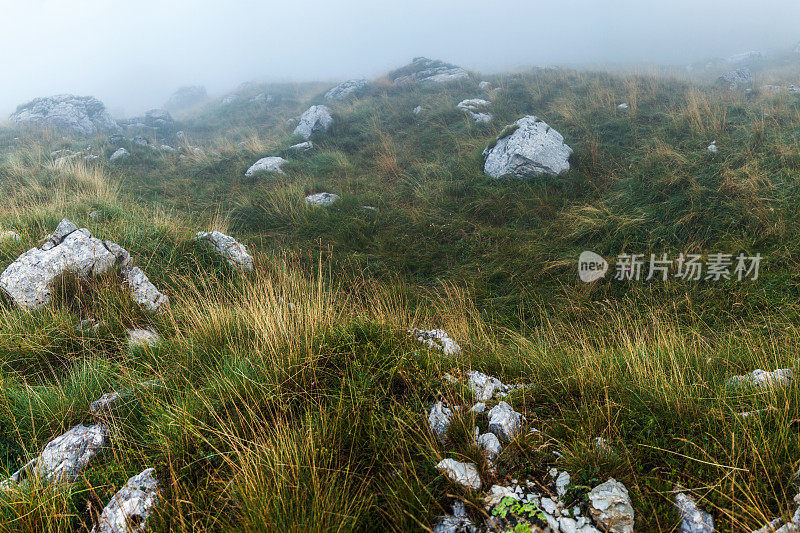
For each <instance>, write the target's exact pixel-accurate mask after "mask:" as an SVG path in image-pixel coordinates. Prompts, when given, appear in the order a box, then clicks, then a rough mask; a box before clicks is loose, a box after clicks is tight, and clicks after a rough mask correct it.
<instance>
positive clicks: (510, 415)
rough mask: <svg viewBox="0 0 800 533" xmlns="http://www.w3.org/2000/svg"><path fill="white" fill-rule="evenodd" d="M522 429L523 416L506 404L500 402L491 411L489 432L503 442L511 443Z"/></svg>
mask: <svg viewBox="0 0 800 533" xmlns="http://www.w3.org/2000/svg"><path fill="white" fill-rule="evenodd" d="M521 428H522V415H521V414H520V413H518V412H516V411H515V410H514V409H513V408H512V407H511V406H510V405H508V404H507V403H506V402H500V403H498V404H497V405H495V406H494V407H492V408H491V409H490V410H489V431H491V432H492V433H494V434H495V435H497V437H498V438H499V439H500V440H502V441H506V442H508V441H510V440H512V439H513V438H514V437H516V436H517V434H518V433H519V431H520V429H521Z"/></svg>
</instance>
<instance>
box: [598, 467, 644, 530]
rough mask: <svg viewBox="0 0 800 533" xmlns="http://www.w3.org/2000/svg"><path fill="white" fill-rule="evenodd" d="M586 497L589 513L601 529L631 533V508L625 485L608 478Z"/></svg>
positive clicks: (632, 517) (632, 514) (632, 515)
mask: <svg viewBox="0 0 800 533" xmlns="http://www.w3.org/2000/svg"><path fill="white" fill-rule="evenodd" d="M588 496H589V512H590V513H591V515H592V518H594V520H595V522H597V524H598V525H599V526H600V527H601V528H603V529H605V530H606V531H609V532H611V533H633V519H634V512H633V506H632V505H631V499H630V495H629V494H628V489H626V488H625V485H623V484H622V483H620V482H618V481H617V480H615V479H614V478H609V480H608V481H606V482H605V483H602V484H600V485H598V486H596V487H595V488H593V489H592V490H591V491H590V492H589V495H588Z"/></svg>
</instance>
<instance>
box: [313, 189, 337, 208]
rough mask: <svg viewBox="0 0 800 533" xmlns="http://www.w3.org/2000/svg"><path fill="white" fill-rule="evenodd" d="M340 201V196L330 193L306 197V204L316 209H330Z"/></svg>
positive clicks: (319, 193)
mask: <svg viewBox="0 0 800 533" xmlns="http://www.w3.org/2000/svg"><path fill="white" fill-rule="evenodd" d="M338 199H339V195H337V194H333V193H330V192H318V193H316V194H309V195H308V196H306V203H308V204H309V205H311V206H314V207H330V206H332V205H333V204H334V203H336V201H337V200H338Z"/></svg>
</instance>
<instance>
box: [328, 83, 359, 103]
mask: <svg viewBox="0 0 800 533" xmlns="http://www.w3.org/2000/svg"><path fill="white" fill-rule="evenodd" d="M368 85H369V82H368V81H367V80H365V79H357V80H348V81H345V82H343V83H340V84H339V85H337V86H336V87H334V88H333V89H331V90H330V91H328V92H326V93H325V99H326V100H343V99H345V98H347V97H348V96H351V95H354V94H356V93H358V92H359V91H361V90H363V89H364V88H366V87H367V86H368Z"/></svg>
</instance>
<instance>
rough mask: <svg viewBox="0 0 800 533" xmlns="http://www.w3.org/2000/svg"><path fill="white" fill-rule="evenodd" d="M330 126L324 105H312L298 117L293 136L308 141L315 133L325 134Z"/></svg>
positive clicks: (329, 118) (328, 114)
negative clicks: (298, 120) (298, 121)
mask: <svg viewBox="0 0 800 533" xmlns="http://www.w3.org/2000/svg"><path fill="white" fill-rule="evenodd" d="M332 125H333V117H332V116H331V112H330V110H329V109H328V108H327V107H326V106H324V105H313V106H311V107H309V108H308V109H307V110H306V111H305V113H303V114H302V115H301V116H300V123H299V124H298V125H297V127H296V128H295V129H294V134H295V135H300V136H301V137H303V138H304V139H308V138H310V137H311V136H312V135H314V134H316V133H325V132H326V131H328V128H330V127H331V126H332Z"/></svg>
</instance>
